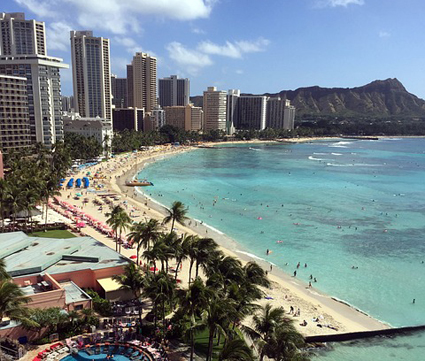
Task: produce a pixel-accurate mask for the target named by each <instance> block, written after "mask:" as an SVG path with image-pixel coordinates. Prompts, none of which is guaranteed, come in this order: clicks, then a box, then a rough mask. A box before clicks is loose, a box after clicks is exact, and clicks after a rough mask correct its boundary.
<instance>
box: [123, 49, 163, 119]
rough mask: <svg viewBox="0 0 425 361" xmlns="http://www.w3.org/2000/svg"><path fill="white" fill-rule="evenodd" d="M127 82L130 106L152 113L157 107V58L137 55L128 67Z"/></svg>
mask: <svg viewBox="0 0 425 361" xmlns="http://www.w3.org/2000/svg"><path fill="white" fill-rule="evenodd" d="M127 81H128V83H129V85H128V99H129V102H128V106H130V107H134V108H144V109H145V111H146V112H151V111H152V109H154V108H155V107H156V58H154V57H152V56H150V55H149V54H146V53H139V52H138V53H136V55H135V56H134V57H133V61H132V62H131V65H130V66H127ZM130 83H131V84H130Z"/></svg>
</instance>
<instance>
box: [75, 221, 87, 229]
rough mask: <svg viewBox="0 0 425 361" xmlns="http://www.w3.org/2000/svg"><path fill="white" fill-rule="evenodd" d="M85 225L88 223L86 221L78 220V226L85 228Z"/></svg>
mask: <svg viewBox="0 0 425 361" xmlns="http://www.w3.org/2000/svg"><path fill="white" fill-rule="evenodd" d="M85 226H86V224H85V223H84V222H78V223H77V227H78V228H84V227H85Z"/></svg>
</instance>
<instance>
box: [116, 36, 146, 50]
mask: <svg viewBox="0 0 425 361" xmlns="http://www.w3.org/2000/svg"><path fill="white" fill-rule="evenodd" d="M113 41H114V42H115V43H116V44H117V45H120V46H123V47H125V48H126V49H127V51H128V52H129V53H130V54H134V53H136V52H138V51H143V48H142V46H141V45H139V44H137V42H136V41H135V40H134V39H132V38H129V37H125V36H123V37H119V36H116V37H114V38H113ZM146 52H147V51H146V50H145V53H146Z"/></svg>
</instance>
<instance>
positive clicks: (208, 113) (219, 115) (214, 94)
mask: <svg viewBox="0 0 425 361" xmlns="http://www.w3.org/2000/svg"><path fill="white" fill-rule="evenodd" d="M226 97H227V92H226V91H222V90H217V88H216V87H208V88H207V90H206V91H204V98H203V107H202V108H203V110H204V130H216V129H218V130H223V131H226V104H227V99H226Z"/></svg>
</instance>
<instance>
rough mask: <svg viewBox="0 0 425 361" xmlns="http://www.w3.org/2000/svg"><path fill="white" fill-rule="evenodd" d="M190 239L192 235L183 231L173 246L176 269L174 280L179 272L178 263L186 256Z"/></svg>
mask: <svg viewBox="0 0 425 361" xmlns="http://www.w3.org/2000/svg"><path fill="white" fill-rule="evenodd" d="M191 239H192V236H191V235H188V234H187V233H185V234H184V235H182V236H181V237H180V238H179V239H178V242H176V244H175V246H174V258H175V259H176V269H175V276H174V279H175V280H176V281H177V275H178V272H179V268H180V265H181V264H182V262H183V261H184V260H185V259H187V257H188V254H189V248H190V244H191Z"/></svg>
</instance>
